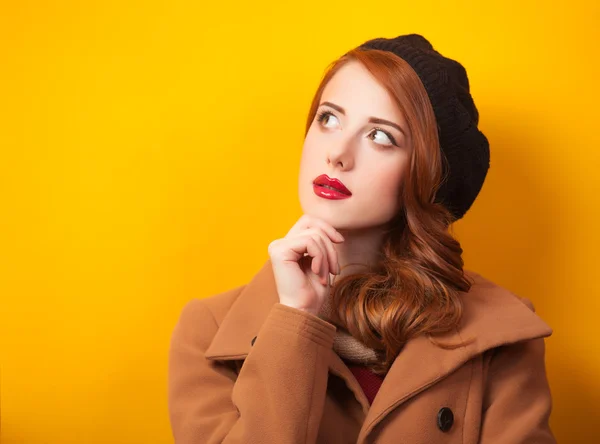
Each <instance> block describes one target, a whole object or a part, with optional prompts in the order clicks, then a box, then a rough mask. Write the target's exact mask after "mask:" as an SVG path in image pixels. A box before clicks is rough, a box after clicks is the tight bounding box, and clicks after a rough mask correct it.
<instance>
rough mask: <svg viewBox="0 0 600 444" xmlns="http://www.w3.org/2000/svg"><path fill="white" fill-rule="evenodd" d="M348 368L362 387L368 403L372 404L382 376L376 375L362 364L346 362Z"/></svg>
mask: <svg viewBox="0 0 600 444" xmlns="http://www.w3.org/2000/svg"><path fill="white" fill-rule="evenodd" d="M348 368H349V369H350V371H351V372H352V373H353V374H354V377H355V378H356V380H357V381H358V383H359V384H360V386H361V387H362V389H363V392H365V395H367V399H368V400H369V404H372V403H373V399H375V395H376V394H377V392H378V391H379V387H381V383H382V382H383V376H379V375H376V374H375V373H373V372H372V371H370V370H369V369H368V368H366V367H364V366H362V365H354V364H348Z"/></svg>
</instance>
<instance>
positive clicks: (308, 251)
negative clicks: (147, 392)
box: [169, 34, 555, 444]
mask: <svg viewBox="0 0 600 444" xmlns="http://www.w3.org/2000/svg"><path fill="white" fill-rule="evenodd" d="M478 119H479V117H478V112H477V109H476V107H475V105H474V103H473V100H472V98H471V95H470V93H469V83H468V80H467V74H466V72H465V70H464V68H463V67H462V65H460V64H459V63H458V62H456V61H454V60H451V59H448V58H445V57H443V56H442V55H441V54H439V53H438V52H437V51H435V50H434V49H433V47H432V46H431V44H430V43H429V42H428V41H427V40H426V39H425V38H423V37H422V36H420V35H417V34H411V35H405V36H399V37H396V38H394V39H383V38H378V39H373V40H370V41H368V42H366V43H364V44H363V45H361V46H360V47H359V48H356V49H355V50H353V51H350V52H349V53H347V54H345V55H344V56H343V57H341V58H340V59H339V60H338V61H336V62H335V63H334V64H333V65H332V66H331V67H330V69H329V70H328V72H327V73H326V75H325V77H324V79H323V81H322V83H321V85H320V86H319V88H318V90H317V92H316V94H315V97H314V100H313V103H312V106H311V109H310V113H309V117H308V122H307V129H306V137H305V141H304V146H303V152H302V160H301V164H300V174H299V196H300V202H301V205H302V209H303V212H304V214H303V215H302V217H301V218H300V219H299V220H298V222H297V223H296V224H295V225H294V226H293V227H292V228H291V229H290V231H289V232H288V233H287V235H286V236H285V237H284V238H282V239H277V240H274V241H273V242H271V244H270V245H269V248H268V252H269V260H268V261H267V263H266V264H265V265H264V266H263V268H262V269H261V270H260V271H259V272H258V274H257V275H256V276H255V277H254V278H253V279H252V280H251V282H249V283H248V284H247V285H244V286H241V287H238V288H233V289H231V290H229V291H226V292H224V293H222V294H219V295H214V296H212V297H210V298H207V299H202V300H200V299H198V300H193V301H191V302H189V303H188V304H187V305H186V307H185V308H184V309H183V312H182V314H181V318H180V320H179V322H178V324H177V326H176V327H175V330H174V332H173V336H172V342H171V350H170V360H169V409H170V418H171V424H172V429H173V435H174V437H175V442H176V443H177V444H192V443H273V444H284V443H290V444H291V443H311V444H312V443H323V444H337V443H378V444H386V443H389V444H392V443H394V444H395V443H411V444H414V443H469V444H470V443H509V444H517V443H553V442H555V439H554V437H553V435H552V432H551V431H550V428H549V425H548V419H549V415H550V410H551V395H550V390H549V386H548V382H547V378H546V371H545V364H544V338H545V337H547V336H550V334H551V333H552V330H551V329H550V328H549V327H548V325H546V324H545V323H544V322H543V321H542V320H541V319H540V318H539V317H538V316H537V315H536V314H535V313H534V311H533V307H532V305H531V303H530V302H529V301H527V300H525V299H521V298H518V297H517V296H515V295H514V294H512V293H511V292H510V291H508V290H506V289H504V288H502V287H500V286H498V285H496V284H494V283H493V282H491V281H489V280H488V279H486V278H484V277H483V276H481V275H479V274H477V273H475V272H472V271H468V270H463V260H462V258H461V253H462V249H461V247H460V244H459V242H458V241H457V240H455V239H454V238H453V237H452V236H451V234H449V232H448V229H449V227H450V225H451V223H452V222H454V221H456V220H458V219H460V218H461V217H462V216H463V215H464V214H465V212H466V211H467V210H468V209H469V208H470V206H471V204H472V203H473V201H474V200H475V198H476V196H477V195H478V193H479V191H480V189H481V187H482V185H483V182H484V179H485V176H486V174H487V170H488V167H489V147H488V141H487V139H486V137H485V136H484V135H483V134H482V133H481V132H480V131H479V130H478V128H477V124H478Z"/></svg>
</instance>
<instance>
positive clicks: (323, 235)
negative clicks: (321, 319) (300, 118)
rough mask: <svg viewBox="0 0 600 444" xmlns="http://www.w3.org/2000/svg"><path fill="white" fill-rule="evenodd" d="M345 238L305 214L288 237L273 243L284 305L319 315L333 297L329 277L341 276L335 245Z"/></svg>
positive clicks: (279, 290)
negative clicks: (324, 305)
mask: <svg viewBox="0 0 600 444" xmlns="http://www.w3.org/2000/svg"><path fill="white" fill-rule="evenodd" d="M343 241H344V237H343V236H342V235H341V234H340V233H339V232H338V231H337V230H336V229H335V228H333V227H332V226H331V225H329V224H328V223H326V222H324V221H323V220H321V219H318V218H315V217H312V216H308V215H306V214H305V215H303V216H302V217H300V219H298V221H297V222H296V223H295V224H294V226H293V227H292V228H291V229H290V231H289V232H288V233H287V234H286V236H285V237H284V238H282V239H276V240H274V241H273V242H271V243H270V244H269V256H270V258H271V263H272V266H273V273H274V275H275V282H276V285H277V292H278V294H279V301H280V303H282V304H284V305H287V306H290V307H294V308H297V309H300V310H304V311H307V312H309V313H312V314H314V315H316V314H317V313H319V310H320V309H321V306H322V305H323V302H325V298H326V297H327V296H328V295H329V274H330V273H331V274H339V272H340V266H339V263H338V259H337V252H336V250H335V248H334V246H333V243H334V242H335V243H341V242H343Z"/></svg>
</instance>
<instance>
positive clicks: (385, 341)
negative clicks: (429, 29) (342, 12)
mask: <svg viewBox="0 0 600 444" xmlns="http://www.w3.org/2000/svg"><path fill="white" fill-rule="evenodd" d="M351 60H356V61H358V62H360V63H362V65H363V66H365V67H366V68H367V70H368V71H369V72H370V73H371V74H372V75H373V76H374V77H375V79H377V81H378V82H380V84H381V85H382V86H383V87H385V88H386V89H387V91H388V93H389V94H390V96H391V97H392V98H393V99H394V101H395V103H396V104H397V106H398V107H399V109H400V110H401V111H402V113H403V115H404V116H405V118H406V121H407V124H408V127H409V131H410V134H411V136H412V143H413V146H412V154H411V158H410V161H409V166H408V170H407V172H406V174H405V176H404V181H403V183H402V192H401V193H400V199H401V208H402V209H401V210H400V211H399V213H398V214H397V215H396V217H395V218H394V219H393V220H392V221H391V222H390V224H389V229H388V231H387V232H386V236H385V238H384V243H383V246H382V250H381V260H380V261H379V263H378V264H377V265H376V266H374V267H372V268H371V269H370V270H369V271H368V272H362V273H354V274H351V275H348V276H345V277H343V278H340V279H339V281H337V282H335V284H334V285H333V286H332V307H333V313H332V319H331V320H332V322H333V323H334V324H336V325H337V326H338V327H341V328H343V329H345V330H347V331H348V332H349V333H350V334H351V335H352V336H354V337H355V338H357V339H358V340H360V341H361V342H363V343H364V344H365V345H367V346H368V347H371V348H373V349H375V350H376V351H378V352H379V353H380V356H381V360H380V362H379V363H377V364H376V365H372V366H370V367H371V369H372V370H373V371H374V372H376V373H378V374H385V373H387V371H388V370H389V368H390V367H391V365H392V363H393V361H394V359H395V358H396V356H397V355H398V354H399V353H400V351H401V349H402V347H403V346H404V344H405V343H406V342H407V341H408V340H409V339H411V338H413V337H416V336H419V335H423V334H426V335H428V336H429V337H430V338H432V336H433V335H436V334H442V333H446V332H448V331H450V330H452V329H455V328H456V327H457V326H458V324H459V322H460V319H461V316H462V304H461V299H460V292H466V291H468V290H469V289H470V287H471V282H470V281H469V280H468V279H467V277H466V276H465V274H464V271H463V265H464V263H463V259H462V251H463V250H462V248H461V246H460V243H459V242H458V240H456V239H455V238H454V237H453V235H452V234H451V233H450V232H449V227H450V226H451V223H452V222H453V218H452V215H451V213H450V212H449V211H448V210H447V209H446V208H445V207H444V206H442V205H441V204H439V203H434V199H435V193H436V191H437V190H438V189H439V187H440V185H441V184H442V182H443V180H444V179H445V178H444V177H442V171H444V170H443V168H442V166H443V164H442V163H443V162H444V161H445V160H444V158H443V154H442V151H441V150H440V145H439V139H438V130H437V123H436V118H435V114H434V111H433V108H432V105H431V102H430V101H429V97H428V95H427V92H426V90H425V87H424V86H423V84H422V83H421V80H420V79H419V77H418V76H417V74H416V72H415V71H414V70H413V69H412V68H411V67H410V65H409V64H408V63H407V62H406V61H404V60H402V59H401V58H400V57H398V56H396V55H395V54H393V53H390V52H387V51H380V50H360V49H353V50H351V51H349V52H348V53H346V54H344V55H343V56H342V57H341V58H339V59H338V60H336V61H334V62H333V63H332V64H331V65H330V66H329V67H328V69H327V70H326V73H325V75H324V77H323V79H322V80H321V83H320V85H319V87H318V89H317V91H316V93H315V96H314V98H313V101H312V104H311V107H310V111H309V115H308V119H307V124H306V133H307V132H308V130H309V128H310V126H311V124H312V123H313V120H314V119H315V114H316V112H317V109H318V106H319V103H320V100H321V96H322V94H323V90H324V89H325V86H326V85H327V83H328V82H329V80H330V79H331V78H332V77H333V76H334V75H335V73H336V72H337V71H338V70H339V69H340V68H341V67H342V66H344V64H346V63H348V62H349V61H351ZM306 133H305V135H306ZM434 342H435V341H434ZM438 345H440V344H438Z"/></svg>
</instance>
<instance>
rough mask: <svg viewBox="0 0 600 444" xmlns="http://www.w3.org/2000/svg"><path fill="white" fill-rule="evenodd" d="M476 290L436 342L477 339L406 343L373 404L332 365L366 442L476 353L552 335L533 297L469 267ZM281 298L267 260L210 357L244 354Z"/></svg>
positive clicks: (338, 363) (334, 360) (342, 367)
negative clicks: (350, 395)
mask: <svg viewBox="0 0 600 444" xmlns="http://www.w3.org/2000/svg"><path fill="white" fill-rule="evenodd" d="M465 274H466V276H467V277H468V278H469V279H470V280H471V282H472V287H471V289H470V290H469V291H468V292H466V293H464V294H463V316H462V319H461V323H460V325H459V327H458V328H457V329H456V330H454V331H452V332H449V333H447V334H445V335H443V336H436V338H435V339H436V341H437V342H440V343H443V344H449V345H452V344H458V343H461V342H464V341H467V340H470V339H473V341H472V342H470V343H469V344H468V345H466V346H460V347H456V348H452V349H445V348H442V347H439V346H437V345H435V344H433V343H432V342H431V341H430V340H429V339H428V338H427V337H424V336H421V337H417V338H414V339H412V340H410V341H408V342H407V343H406V345H405V346H404V348H403V349H402V351H401V352H400V354H399V355H398V357H397V358H396V360H395V361H394V364H393V365H392V367H391V368H390V370H389V372H388V374H387V375H386V377H385V379H384V381H383V384H382V386H381V389H380V390H379V392H378V393H377V396H376V397H375V399H374V401H373V404H372V405H371V406H369V405H368V402H367V400H366V397H365V395H364V393H363V392H362V389H361V388H360V385H359V384H358V382H357V381H356V379H355V378H354V376H353V374H352V372H351V371H350V370H349V369H348V367H347V366H346V364H345V363H344V362H343V361H342V360H341V359H340V357H339V356H337V354H336V353H335V352H333V350H332V352H331V355H330V362H329V368H330V371H331V372H332V373H335V374H336V375H338V376H340V377H342V378H343V379H344V380H345V381H346V384H347V385H348V387H349V388H350V389H351V390H352V391H353V392H354V394H355V396H356V398H357V400H358V401H359V402H360V403H361V405H362V406H363V410H364V412H365V415H366V418H365V421H364V424H363V427H362V429H361V432H360V436H359V438H358V442H364V440H365V438H366V437H367V436H368V434H369V433H370V432H371V431H372V430H373V428H374V427H375V426H376V425H377V424H378V423H379V422H381V420H382V419H383V418H385V416H386V415H387V414H388V413H389V412H390V411H392V410H393V409H394V408H395V407H397V406H399V405H401V404H402V403H404V402H406V401H407V400H408V399H410V398H411V397H413V396H415V395H417V394H418V393H419V392H421V391H423V390H425V389H426V388H427V387H429V386H430V385H432V384H434V383H435V382H437V381H438V380H440V379H442V378H443V377H444V376H446V375H448V374H450V373H451V372H452V371H454V370H456V369H457V368H458V367H460V366H461V365H462V364H464V363H465V362H467V361H468V360H469V359H471V358H472V357H474V356H476V355H478V354H480V353H483V352H484V351H486V350H489V349H491V348H494V347H497V346H500V345H505V344H510V343H514V342H518V341H523V340H528V339H534V338H539V337H546V336H550V334H551V333H552V330H551V329H550V327H549V326H548V325H547V324H546V323H545V322H544V321H543V320H542V319H540V318H539V317H538V316H537V315H536V314H535V313H534V312H533V311H532V309H531V308H530V307H531V306H528V305H530V304H529V303H528V302H524V301H523V300H521V299H520V298H517V297H516V296H515V295H514V294H513V293H511V292H510V291H509V290H507V289H505V288H503V287H500V286H499V285H497V284H495V283H493V282H491V281H489V280H487V279H486V278H484V277H482V276H481V275H479V274H478V273H475V272H473V271H469V270H465ZM277 302H279V297H278V295H277V287H276V285H275V279H274V275H273V269H272V266H271V261H270V260H267V261H266V263H265V264H264V265H263V266H262V268H261V269H260V270H259V272H258V273H257V274H256V275H255V276H254V277H253V278H252V280H251V281H250V282H249V283H248V284H247V285H245V286H244V287H243V289H242V290H241V292H240V294H239V296H238V297H237V299H236V300H235V302H234V303H233V304H232V306H231V308H230V309H229V310H228V312H227V314H226V315H225V317H224V318H223V321H222V322H221V324H220V326H219V329H218V331H217V333H216V334H215V337H214V338H213V341H212V342H211V344H210V346H209V347H208V349H207V351H206V354H205V357H206V358H207V359H218V360H232V359H244V358H245V357H246V356H247V355H248V353H249V352H250V348H251V341H252V339H253V338H254V337H255V336H257V335H258V332H259V330H260V328H261V326H262V324H263V323H264V321H265V320H266V318H267V315H268V314H269V311H270V310H271V307H272V306H273V304H275V303H277Z"/></svg>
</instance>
